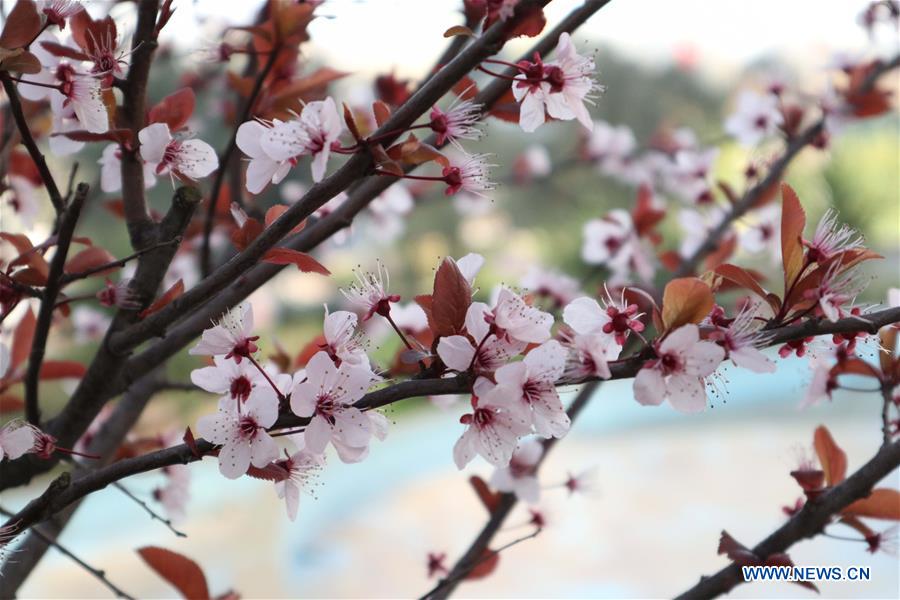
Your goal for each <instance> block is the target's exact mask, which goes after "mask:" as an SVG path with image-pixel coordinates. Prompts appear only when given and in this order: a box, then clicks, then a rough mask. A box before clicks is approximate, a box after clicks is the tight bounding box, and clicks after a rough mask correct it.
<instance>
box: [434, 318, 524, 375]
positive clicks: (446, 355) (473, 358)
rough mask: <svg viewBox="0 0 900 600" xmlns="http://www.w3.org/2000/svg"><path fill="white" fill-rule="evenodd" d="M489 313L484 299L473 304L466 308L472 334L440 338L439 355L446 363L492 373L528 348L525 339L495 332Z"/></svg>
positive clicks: (459, 368) (457, 368) (456, 367)
mask: <svg viewBox="0 0 900 600" xmlns="http://www.w3.org/2000/svg"><path fill="white" fill-rule="evenodd" d="M489 316H490V309H489V308H488V306H487V305H486V304H484V303H483V302H473V303H472V304H471V305H469V309H468V311H466V332H467V333H468V334H469V335H468V336H465V335H451V336H445V337H442V338H441V339H440V340H439V341H438V347H437V352H438V356H439V357H440V358H441V360H442V361H443V362H444V364H445V365H447V366H448V367H449V368H451V369H453V370H455V371H459V372H464V371H468V370H469V368H470V367H472V368H473V369H474V371H475V372H476V373H492V372H494V371H495V370H496V369H498V368H499V367H500V366H501V365H503V364H506V362H507V361H509V359H510V358H511V357H513V356H515V355H517V354H519V353H520V352H521V351H522V350H524V349H525V347H526V345H527V344H526V343H524V342H520V341H517V340H510V339H508V338H506V337H500V336H497V335H494V334H493V333H491V326H490V324H489V323H488V318H489ZM473 340H474V342H473Z"/></svg>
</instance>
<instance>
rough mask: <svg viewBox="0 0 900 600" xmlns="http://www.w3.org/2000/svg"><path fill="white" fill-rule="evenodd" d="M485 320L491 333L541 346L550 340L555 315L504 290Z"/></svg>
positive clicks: (506, 289) (510, 339)
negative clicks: (489, 326)
mask: <svg viewBox="0 0 900 600" xmlns="http://www.w3.org/2000/svg"><path fill="white" fill-rule="evenodd" d="M484 318H485V320H487V321H488V323H489V324H490V325H491V331H493V332H494V333H495V334H497V336H498V337H501V338H505V339H507V340H509V341H514V342H524V343H528V344H540V343H541V342H544V341H546V340H548V339H549V338H550V328H551V327H553V315H551V314H550V313H547V312H544V311H542V310H539V309H537V308H535V307H533V306H529V305H528V304H527V303H526V302H525V300H523V299H522V297H521V296H519V295H518V294H516V293H514V292H512V291H510V290H509V289H508V288H505V287H504V288H502V289H501V290H500V294H499V296H498V297H497V302H496V304H495V305H494V308H493V309H492V310H491V312H490V313H488V314H485V316H484Z"/></svg>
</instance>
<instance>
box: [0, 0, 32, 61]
mask: <svg viewBox="0 0 900 600" xmlns="http://www.w3.org/2000/svg"><path fill="white" fill-rule="evenodd" d="M40 30H41V16H40V15H39V14H38V11H37V6H36V5H35V4H34V2H32V0H18V2H16V5H15V6H13V8H12V10H11V11H9V14H8V15H7V16H6V25H4V26H3V33H0V48H6V49H7V50H14V49H16V48H23V47H25V46H26V45H28V44H29V43H30V42H31V40H33V39H34V38H35V37H37V34H38V32H40Z"/></svg>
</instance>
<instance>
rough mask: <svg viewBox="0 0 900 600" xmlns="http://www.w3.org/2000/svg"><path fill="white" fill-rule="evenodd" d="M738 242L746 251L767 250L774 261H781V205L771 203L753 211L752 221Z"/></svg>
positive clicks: (752, 252)
mask: <svg viewBox="0 0 900 600" xmlns="http://www.w3.org/2000/svg"><path fill="white" fill-rule="evenodd" d="M738 242H739V243H740V245H741V248H743V249H744V250H745V251H746V252H749V253H751V254H756V253H758V252H763V251H765V252H766V253H767V254H768V255H770V256H771V258H772V262H773V263H776V262H780V261H781V207H780V206H777V205H770V206H766V207H764V208H761V209H760V210H758V211H755V212H754V213H753V218H752V222H751V223H750V224H749V226H748V227H747V228H746V229H744V230H743V231H742V232H741V235H740V237H739V238H738Z"/></svg>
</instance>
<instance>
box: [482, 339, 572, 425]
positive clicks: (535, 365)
mask: <svg viewBox="0 0 900 600" xmlns="http://www.w3.org/2000/svg"><path fill="white" fill-rule="evenodd" d="M565 367H566V351H565V349H564V348H563V347H562V345H561V344H560V343H559V342H557V341H556V340H550V341H548V342H544V343H543V344H541V345H540V346H538V347H537V348H535V349H533V350H531V351H530V352H529V353H528V354H526V355H525V358H524V359H523V360H521V361H519V362H514V363H510V364H508V365H504V366H502V367H500V368H499V369H497V372H496V373H494V379H495V380H496V382H497V387H498V388H499V390H502V393H504V394H506V395H507V397H508V399H509V403H510V405H511V406H519V407H520V410H521V411H523V412H524V413H525V414H528V415H530V416H531V423H532V425H534V430H535V432H536V433H537V434H538V435H540V436H542V437H545V438H549V437H556V438H559V437H562V436H564V435H565V434H566V432H568V431H569V416H568V415H567V414H566V411H565V409H564V408H563V405H562V401H560V399H559V393H557V391H556V386H555V385H554V383H556V381H557V380H558V379H559V378H560V377H561V376H562V374H563V370H564V369H565ZM496 393H497V394H499V393H501V392H500V391H498V392H496Z"/></svg>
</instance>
